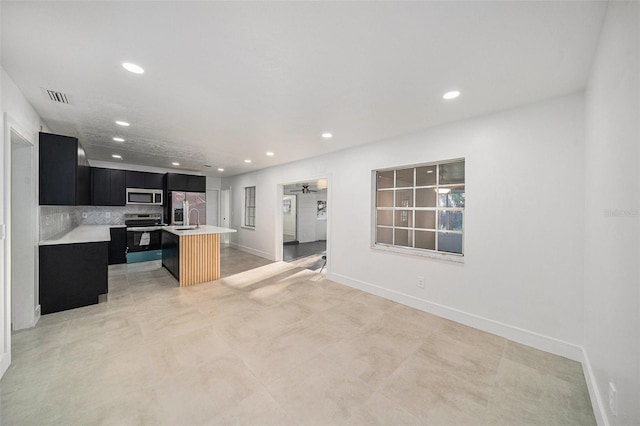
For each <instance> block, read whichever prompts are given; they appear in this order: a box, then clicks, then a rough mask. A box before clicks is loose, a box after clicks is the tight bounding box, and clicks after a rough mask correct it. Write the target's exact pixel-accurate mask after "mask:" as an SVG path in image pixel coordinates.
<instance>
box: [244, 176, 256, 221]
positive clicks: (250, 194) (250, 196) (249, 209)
mask: <svg viewBox="0 0 640 426" xmlns="http://www.w3.org/2000/svg"><path fill="white" fill-rule="evenodd" d="M244 226H247V227H249V228H255V226H256V187H255V186H248V187H246V188H245V189H244Z"/></svg>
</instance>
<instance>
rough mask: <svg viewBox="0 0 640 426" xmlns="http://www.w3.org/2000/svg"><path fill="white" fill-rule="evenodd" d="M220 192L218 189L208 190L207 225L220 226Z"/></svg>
mask: <svg viewBox="0 0 640 426" xmlns="http://www.w3.org/2000/svg"><path fill="white" fill-rule="evenodd" d="M219 201H220V191H219V190H217V189H207V225H213V226H219V225H218V224H219V223H220V222H219V220H218V215H219V210H220V209H219V205H218V203H219Z"/></svg>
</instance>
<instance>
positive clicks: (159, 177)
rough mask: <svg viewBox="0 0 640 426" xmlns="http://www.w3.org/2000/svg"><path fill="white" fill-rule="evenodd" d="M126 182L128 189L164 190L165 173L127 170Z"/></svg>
mask: <svg viewBox="0 0 640 426" xmlns="http://www.w3.org/2000/svg"><path fill="white" fill-rule="evenodd" d="M126 182H127V188H139V189H164V173H149V172H134V171H131V170H127V176H126Z"/></svg>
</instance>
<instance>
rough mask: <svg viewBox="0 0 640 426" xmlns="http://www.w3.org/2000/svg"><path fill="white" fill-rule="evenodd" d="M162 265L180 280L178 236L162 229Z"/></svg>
mask: <svg viewBox="0 0 640 426" xmlns="http://www.w3.org/2000/svg"><path fill="white" fill-rule="evenodd" d="M162 266H164V267H165V268H167V271H169V272H171V275H173V276H174V277H175V278H176V279H177V280H178V281H180V237H178V236H177V235H175V234H172V233H170V232H167V231H162Z"/></svg>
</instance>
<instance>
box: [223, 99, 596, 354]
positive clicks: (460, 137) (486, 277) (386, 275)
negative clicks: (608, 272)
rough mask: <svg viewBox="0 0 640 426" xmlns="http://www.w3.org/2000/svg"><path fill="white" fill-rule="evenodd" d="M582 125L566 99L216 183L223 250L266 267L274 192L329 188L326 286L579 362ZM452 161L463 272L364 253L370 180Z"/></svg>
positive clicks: (577, 105)
mask: <svg viewBox="0 0 640 426" xmlns="http://www.w3.org/2000/svg"><path fill="white" fill-rule="evenodd" d="M583 113H584V98H583V96H582V95H571V96H567V97H563V98H559V99H554V100H550V101H547V102H542V103H537V104H534V105H528V106H524V107H521V108H517V109H512V110H508V111H504V112H500V113H496V114H492V115H488V116H484V117H480V118H477V119H472V120H467V121H462V122H457V123H453V124H450V125H445V126H440V127H437V128H432V129H430V130H427V131H424V132H422V133H418V134H414V135H410V136H405V137H399V138H395V139H392V140H388V141H383V142H380V143H375V144H369V145H366V146H362V147H359V148H355V149H351V150H348V151H342V152H338V153H334V154H329V155H326V156H322V157H316V158H313V159H309V160H305V161H299V162H295V163H290V164H286V165H283V166H280V167H274V168H270V169H265V170H261V171H257V172H254V173H249V174H244V175H239V176H236V177H232V178H229V179H223V187H226V186H229V187H231V189H232V209H233V212H234V214H233V215H232V227H234V228H238V231H239V232H238V233H237V234H233V235H232V236H231V238H232V243H234V244H235V245H237V246H238V247H240V248H245V249H247V250H249V251H251V252H253V253H256V254H261V255H263V256H265V257H267V258H271V259H275V258H276V253H277V247H276V244H275V243H274V241H276V233H277V232H279V231H281V228H278V227H277V226H276V224H277V219H279V218H280V216H278V209H280V211H281V207H280V204H281V192H280V195H279V194H278V190H277V186H278V185H279V184H282V183H288V182H300V181H308V180H311V179H313V178H318V177H327V178H328V180H329V189H328V193H327V198H328V199H327V202H328V203H327V204H328V212H329V213H328V218H329V220H328V239H327V241H328V250H329V253H328V254H329V263H328V267H329V272H328V277H329V278H331V279H333V280H336V281H339V282H342V283H345V284H349V285H352V286H355V287H359V288H362V289H365V290H367V291H370V292H372V293H376V294H380V295H383V296H385V297H388V298H392V299H394V300H398V301H401V302H403V303H406V304H409V305H412V306H415V307H418V308H421V309H424V310H428V311H431V312H435V313H438V314H439V315H442V316H446V317H449V318H452V319H455V320H457V321H460V322H463V323H466V324H469V325H473V326H475V327H478V328H482V329H485V330H490V331H492V332H494V333H498V334H501V335H504V336H506V337H509V338H511V339H514V340H517V341H521V342H524V343H527V344H530V345H532V346H535V347H539V348H541V349H545V350H548V351H551V352H555V353H561V354H564V355H566V356H569V357H571V358H574V359H580V358H581V351H580V348H579V347H578V346H576V345H580V344H581V343H582V337H583V330H582V315H583V301H582V281H583V249H582V238H583V232H584V226H583V223H584V221H583V205H584V184H583V176H584V170H583V139H584V134H583V125H584V115H583ZM459 157H465V158H466V184H467V193H466V194H467V207H466V218H465V224H466V229H465V241H466V245H465V250H466V256H465V262H464V264H458V263H452V262H447V261H441V260H434V259H429V258H423V257H416V256H408V255H398V254H390V253H388V252H382V251H378V250H373V249H371V248H370V244H371V171H372V170H373V169H378V168H385V167H393V166H402V165H408V164H416V163H421V162H430V161H438V160H445V159H451V158H459ZM252 185H255V186H256V197H257V201H256V203H257V204H256V205H257V208H256V215H257V216H256V228H255V230H246V229H242V228H240V227H239V225H240V220H241V218H242V207H243V206H242V200H243V196H242V190H243V187H245V186H252ZM280 191H281V189H280ZM418 276H424V277H425V278H426V281H427V282H426V286H425V288H424V289H421V288H418V287H417V286H416V280H417V277H418Z"/></svg>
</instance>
